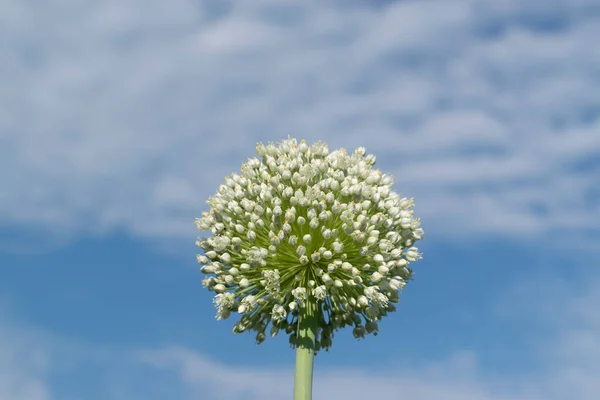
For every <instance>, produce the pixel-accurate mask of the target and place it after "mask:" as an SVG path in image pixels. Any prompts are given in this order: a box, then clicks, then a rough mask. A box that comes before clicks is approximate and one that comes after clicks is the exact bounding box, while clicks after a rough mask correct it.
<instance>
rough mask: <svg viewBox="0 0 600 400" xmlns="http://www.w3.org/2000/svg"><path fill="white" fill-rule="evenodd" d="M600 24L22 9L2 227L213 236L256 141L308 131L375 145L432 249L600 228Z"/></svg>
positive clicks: (202, 8) (293, 6)
mask: <svg viewBox="0 0 600 400" xmlns="http://www.w3.org/2000/svg"><path fill="white" fill-rule="evenodd" d="M599 9H600V1H598V0H579V1H566V0H565V1H562V0H554V1H552V2H551V4H550V5H549V4H548V1H528V2H525V3H524V2H519V1H515V0H510V1H509V0H504V1H500V0H498V1H495V2H489V1H483V0H443V1H439V0H438V1H427V2H421V1H402V2H391V3H389V4H387V5H386V6H380V7H371V6H370V5H369V4H368V2H349V4H346V2H344V4H342V3H340V2H335V1H323V2H301V3H300V2H294V1H287V2H281V1H271V0H263V1H253V2H214V1H202V2H192V1H189V0H176V1H171V2H169V4H168V5H166V4H165V3H164V2H159V1H140V0H128V1H116V0H115V1H112V0H111V1H105V2H102V3H98V4H91V3H89V2H77V1H58V0H54V1H50V2H46V3H44V5H39V4H37V2H35V4H34V2H33V1H16V0H9V1H8V2H5V4H4V5H3V10H5V11H4V12H3V16H2V17H0V22H1V23H0V34H1V35H2V37H9V38H11V40H10V41H4V42H3V43H2V44H0V63H2V65H3V66H4V69H5V73H4V74H2V76H1V77H0V86H1V87H2V88H3V90H2V93H0V144H1V146H0V182H1V183H2V185H3V187H5V188H10V190H5V191H3V192H2V193H0V226H4V227H18V228H20V229H25V230H29V231H40V232H47V231H48V230H53V232H54V233H55V235H59V236H60V235H74V234H79V233H82V232H83V233H86V234H103V233H105V232H107V231H111V230H115V229H125V230H127V231H129V232H130V233H132V234H135V235H142V236H150V237H155V238H165V237H193V235H194V230H193V225H192V219H193V217H194V216H196V215H198V214H199V212H200V210H201V209H203V208H204V200H205V198H206V197H207V196H208V195H209V194H210V193H212V192H213V191H214V190H215V189H216V185H217V184H218V183H219V182H220V180H221V179H222V178H223V176H224V175H226V174H228V173H230V172H233V171H235V170H238V169H239V165H240V163H241V162H243V161H244V160H245V158H246V157H248V156H251V155H252V153H253V145H254V143H255V142H256V141H258V140H263V141H266V140H279V139H281V138H283V137H285V136H287V135H288V134H291V135H293V136H297V137H304V138H307V139H308V140H311V141H312V140H317V139H323V140H326V141H327V142H328V143H329V144H330V146H331V147H338V146H345V147H352V146H358V145H362V144H365V145H367V147H368V150H369V151H371V152H373V153H375V154H377V155H379V156H380V157H379V159H380V166H381V168H382V169H384V170H386V171H390V172H392V173H394V174H395V175H396V176H397V178H398V185H397V187H398V190H400V191H402V192H403V193H404V194H406V195H410V196H415V197H416V198H417V211H418V213H419V214H420V215H421V216H422V217H423V219H424V222H425V227H426V228H429V232H436V231H438V232H439V234H448V236H452V237H455V236H456V230H455V229H452V228H451V226H455V225H456V224H460V227H461V230H460V235H472V234H473V233H500V234H506V235H515V234H516V235H522V236H524V235H532V234H534V235H538V237H539V235H545V234H551V232H553V231H555V230H556V229H567V230H569V231H573V232H580V231H582V230H583V229H588V230H590V229H597V226H598V223H599V222H600V207H599V206H598V203H599V200H598V195H597V194H596V195H594V193H596V192H598V191H599V190H600V188H599V187H598V179H596V178H595V176H596V175H597V174H598V170H597V166H596V167H595V168H596V169H590V170H588V172H587V173H582V172H579V171H577V170H576V169H574V167H573V166H574V165H576V164H578V163H581V162H583V161H585V158H586V157H589V158H593V157H596V159H597V158H598V157H600V134H597V132H598V130H599V127H598V122H597V119H598V112H599V110H600V103H599V102H598V97H597V93H598V91H599V89H600V80H599V79H598V74H597V65H598V63H599V62H600V51H598V50H597V46H595V38H596V37H598V36H599V35H600V24H599V23H598V12H597V11H598V10H599ZM548 21H550V23H548ZM552 21H555V24H558V25H560V24H562V27H561V28H560V29H549V28H548V26H549V24H550V25H551V22H552ZM544 24H545V25H544ZM558 25H557V26H558ZM544 26H546V28H544ZM32 27H35V29H32ZM486 32H487V33H486ZM557 185H563V186H564V188H565V189H567V190H562V189H561V187H559V186H557ZM583 198H588V200H587V201H581V199H583ZM577 199H580V201H577ZM532 203H535V204H532ZM536 210H538V211H536ZM539 210H543V212H539ZM42 235H43V233H42Z"/></svg>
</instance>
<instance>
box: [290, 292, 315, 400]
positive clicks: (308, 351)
mask: <svg viewBox="0 0 600 400" xmlns="http://www.w3.org/2000/svg"><path fill="white" fill-rule="evenodd" d="M305 302H306V303H305V306H304V307H303V308H302V309H301V310H300V316H299V321H298V339H297V342H296V372H295V375H294V400H312V381H313V364H314V357H315V336H316V333H317V332H316V331H317V317H316V310H317V300H316V299H313V298H308V299H306V300H305Z"/></svg>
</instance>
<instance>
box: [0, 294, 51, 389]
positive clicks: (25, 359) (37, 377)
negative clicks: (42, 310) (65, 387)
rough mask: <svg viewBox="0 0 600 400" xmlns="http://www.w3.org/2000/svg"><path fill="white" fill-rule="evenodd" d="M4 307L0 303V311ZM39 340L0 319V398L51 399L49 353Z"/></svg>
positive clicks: (33, 334) (32, 334)
mask: <svg viewBox="0 0 600 400" xmlns="http://www.w3.org/2000/svg"><path fill="white" fill-rule="evenodd" d="M4 308H6V306H5V305H4V304H2V303H0V311H3V309H4ZM39 339H40V338H39V335H37V334H36V333H35V332H34V331H28V330H21V329H15V328H14V327H13V326H12V324H10V323H8V322H7V321H5V320H4V318H0V400H50V398H51V397H50V394H49V390H48V387H47V384H46V380H45V378H46V376H45V373H46V369H47V366H48V365H47V364H48V354H47V351H46V349H45V346H44V345H43V344H41V343H40V341H39Z"/></svg>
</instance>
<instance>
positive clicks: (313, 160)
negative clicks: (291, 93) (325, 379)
mask: <svg viewBox="0 0 600 400" xmlns="http://www.w3.org/2000/svg"><path fill="white" fill-rule="evenodd" d="M256 153H257V154H258V156H259V157H260V158H251V159H249V160H248V161H247V162H246V163H245V164H243V165H242V168H241V173H240V174H235V173H234V174H232V175H230V176H229V177H227V178H225V183H224V184H222V185H221V186H220V187H219V190H218V191H217V193H216V194H215V195H214V196H212V197H210V198H209V200H208V201H207V203H208V204H209V206H210V212H204V213H202V217H201V218H197V219H196V226H197V227H198V229H199V230H201V231H208V232H209V235H210V236H208V237H206V238H201V239H198V241H197V242H196V244H197V245H198V246H199V247H200V248H201V249H202V250H203V252H204V254H203V255H198V256H197V258H198V262H199V263H200V264H202V265H203V266H202V267H201V271H202V272H203V273H204V274H207V275H209V277H207V278H206V279H204V281H203V286H204V287H206V288H207V289H208V290H211V291H214V292H215V293H216V295H215V298H214V303H215V307H216V309H217V317H216V318H217V319H226V318H228V317H229V316H230V315H231V314H232V313H238V314H240V315H241V318H240V319H239V321H237V322H236V323H235V325H234V329H233V330H234V332H235V333H239V332H244V331H255V332H256V340H257V342H258V343H260V342H262V341H263V340H264V339H265V337H266V334H265V332H266V330H267V327H268V325H269V324H271V328H270V330H269V333H270V334H271V335H272V336H275V335H276V334H277V333H278V332H279V331H284V332H285V333H286V334H288V335H289V338H290V344H291V345H292V346H295V345H296V330H297V326H298V323H297V322H298V315H299V312H300V310H301V309H302V308H303V307H305V306H306V304H307V302H314V303H315V304H317V315H316V318H317V320H318V329H317V340H316V348H317V350H318V349H319V348H321V349H327V348H328V347H329V346H331V343H332V339H333V333H334V331H336V330H338V329H340V328H343V327H345V326H352V327H353V329H352V332H353V334H354V336H355V337H357V338H362V337H364V336H365V335H366V334H369V333H372V334H375V335H376V334H377V329H378V321H379V320H380V319H381V317H383V316H385V315H387V313H388V312H391V311H395V309H396V308H395V306H394V304H393V303H397V302H398V293H399V291H400V290H401V289H402V288H403V287H404V285H405V284H406V282H407V281H408V280H410V279H411V277H412V274H413V272H412V269H411V268H410V267H409V264H410V263H411V262H414V261H416V260H418V259H420V258H421V255H420V253H419V251H418V249H417V248H416V247H414V244H415V242H416V241H418V240H419V239H421V238H422V237H423V230H422V229H421V228H420V220H419V218H415V217H414V215H413V210H412V207H413V199H407V198H402V197H400V196H399V195H398V194H397V193H395V192H394V191H392V189H391V186H392V183H393V178H392V176H390V175H388V174H382V173H381V172H380V171H379V170H377V169H374V168H373V166H374V164H375V157H374V156H373V155H367V154H366V153H365V149H364V148H362V147H359V148H357V149H356V150H355V151H354V152H353V153H352V154H348V153H347V152H346V151H345V150H344V149H340V150H336V151H333V152H331V153H329V151H328V147H327V145H326V144H325V143H321V142H318V143H315V144H313V145H311V146H309V145H308V144H306V143H305V142H304V141H301V142H300V143H298V142H297V141H296V139H292V138H288V139H287V140H283V141H282V142H281V143H279V144H278V145H275V144H273V143H268V144H267V145H266V146H265V145H264V144H262V143H259V144H258V145H257V146H256Z"/></svg>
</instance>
